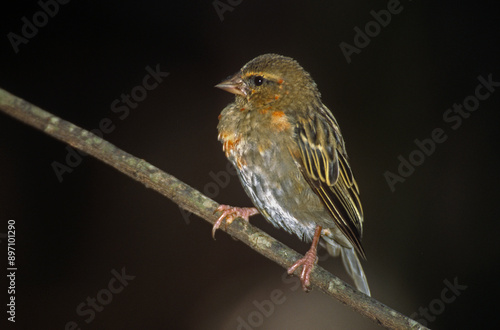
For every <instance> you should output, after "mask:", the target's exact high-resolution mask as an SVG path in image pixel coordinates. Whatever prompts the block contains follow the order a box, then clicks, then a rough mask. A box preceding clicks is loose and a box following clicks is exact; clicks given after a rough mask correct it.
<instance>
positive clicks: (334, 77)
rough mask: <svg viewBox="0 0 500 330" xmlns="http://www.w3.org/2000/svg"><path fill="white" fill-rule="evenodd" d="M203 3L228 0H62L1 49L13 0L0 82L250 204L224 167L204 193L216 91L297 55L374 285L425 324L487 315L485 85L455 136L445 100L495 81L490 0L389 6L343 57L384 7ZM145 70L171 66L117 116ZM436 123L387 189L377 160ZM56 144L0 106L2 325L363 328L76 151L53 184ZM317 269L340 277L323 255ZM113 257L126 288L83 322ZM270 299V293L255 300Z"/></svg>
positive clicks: (493, 127)
mask: <svg viewBox="0 0 500 330" xmlns="http://www.w3.org/2000/svg"><path fill="white" fill-rule="evenodd" d="M219 3H222V4H225V5H228V6H230V8H231V9H232V10H227V11H225V12H224V13H223V14H222V18H223V20H221V17H220V16H219V14H218V13H217V11H216V9H215V7H214V2H212V1H184V2H181V1H176V2H166V1H165V2H160V1H143V2H140V3H139V2H136V1H105V2H100V3H97V2H91V3H89V2H84V1H71V2H69V3H67V4H64V5H60V6H59V11H58V13H57V14H56V15H55V16H54V17H53V18H50V19H49V20H48V23H47V24H46V25H45V26H43V27H41V28H39V31H38V33H37V34H36V35H35V36H34V37H32V38H31V39H29V41H28V43H27V44H21V45H19V52H17V53H16V52H14V50H13V47H12V46H11V44H10V42H9V40H8V38H7V35H8V33H10V32H13V33H16V34H21V28H22V25H23V21H22V20H21V18H22V17H23V16H26V17H27V18H28V20H30V21H32V20H33V19H32V17H33V15H34V14H35V13H36V12H38V11H40V10H41V7H40V5H39V4H37V2H36V1H18V2H15V3H14V2H10V3H9V7H8V8H7V7H4V8H3V10H2V12H1V13H0V21H1V22H2V23H1V35H2V39H1V42H0V47H1V54H0V56H1V61H0V87H2V88H4V89H6V90H8V91H10V92H11V93H13V94H15V95H17V96H19V97H22V98H24V99H26V100H28V101H29V102H31V103H33V104H36V105H38V106H40V107H42V108H44V109H46V110H48V111H50V112H52V113H54V114H55V115H57V116H60V117H62V118H64V119H66V120H69V121H71V122H73V123H75V124H77V125H79V126H81V127H83V128H86V129H94V128H97V127H98V125H99V122H100V121H101V120H102V119H103V118H109V119H111V120H112V122H113V124H114V125H115V130H114V131H113V132H112V133H110V134H106V135H105V139H107V140H108V141H110V142H112V143H113V144H115V145H117V146H118V147H119V148H122V149H124V150H125V151H127V152H129V153H131V154H133V155H136V156H138V157H141V158H144V159H145V160H147V161H148V162H150V163H152V164H153V165H155V166H157V167H159V168H161V169H163V170H165V171H167V172H169V173H171V174H173V175H174V176H176V177H177V178H179V179H181V180H183V181H185V182H187V183H188V184H190V185H191V186H193V187H195V188H197V189H199V190H201V191H205V192H208V193H210V192H211V195H212V196H213V198H214V199H215V200H216V201H218V202H220V203H226V204H232V205H241V206H248V205H250V200H249V198H248V197H247V196H246V195H245V193H244V191H243V189H242V188H241V186H240V183H239V181H238V180H237V178H236V177H234V176H230V180H229V183H228V184H227V185H226V184H223V185H222V186H221V185H220V184H218V188H219V189H217V190H207V189H209V188H207V187H212V188H213V187H214V182H215V183H216V184H217V182H216V181H214V178H213V174H214V173H215V174H217V173H219V172H226V166H227V161H226V158H225V157H224V155H223V152H222V150H221V145H220V143H219V142H218V141H217V131H216V126H217V116H218V114H219V113H220V111H221V110H222V108H223V107H224V106H225V105H226V104H227V103H229V102H231V101H232V96H231V95H229V94H227V93H224V92H222V91H220V90H216V89H214V88H213V86H214V85H215V84H216V83H218V82H220V81H221V80H222V79H224V78H225V77H227V76H228V75H230V74H232V73H234V72H236V71H237V70H238V69H239V68H240V67H241V66H242V65H243V64H244V63H246V62H247V61H248V60H250V59H252V58H254V57H255V56H257V55H260V54H263V53H268V52H275V53H279V54H284V55H288V56H291V57H294V58H296V59H297V60H298V61H299V62H300V63H301V64H302V66H303V67H304V68H305V69H306V70H308V71H309V72H310V73H311V75H312V76H313V78H314V79H315V81H316V82H317V84H318V86H319V89H320V91H321V92H322V95H323V101H324V103H325V104H326V105H328V106H329V107H330V108H331V109H332V111H333V112H334V114H335V116H336V118H337V120H338V121H339V123H340V126H341V128H342V131H343V134H344V136H345V139H346V143H347V149H348V152H349V155H350V158H351V164H352V167H353V169H354V171H355V175H356V178H357V180H358V183H359V185H360V188H361V193H362V195H361V197H362V202H363V206H364V211H365V217H366V218H365V230H364V238H363V244H364V247H365V249H366V252H367V255H368V260H367V261H366V262H364V263H363V265H364V268H365V271H366V274H367V276H368V279H369V283H370V286H371V289H372V294H373V297H375V298H376V299H378V300H380V301H381V302H383V303H385V304H387V305H389V306H391V307H392V308H394V309H396V310H398V311H400V312H401V313H404V314H406V315H412V314H413V315H414V317H415V318H418V319H420V320H421V321H426V322H427V324H428V326H429V327H431V328H435V329H458V328H488V327H490V326H491V325H492V324H493V321H494V320H496V319H497V317H496V316H497V315H496V314H495V313H496V310H497V309H498V301H497V299H496V296H497V295H498V293H499V292H498V291H499V290H498V288H499V284H498V279H497V274H498V259H499V244H498V233H499V229H500V228H499V224H498V223H499V222H498V211H497V209H496V206H497V205H498V200H497V199H498V196H499V194H498V174H497V173H498V166H499V162H498V156H497V153H498V147H497V145H498V143H497V136H498V134H497V133H495V132H498V122H497V118H498V116H497V112H498V109H499V107H498V105H499V103H500V102H499V100H500V88H499V89H498V90H497V91H495V92H493V93H491V95H490V97H489V98H488V99H486V100H484V101H481V102H480V105H479V107H478V109H477V110H476V111H474V112H472V113H471V114H470V117H469V118H467V119H464V120H463V122H462V125H461V126H460V127H459V128H458V129H456V130H453V129H451V126H450V124H448V123H445V122H444V121H443V114H444V113H445V111H446V110H447V109H449V108H450V107H452V105H453V104H454V103H459V104H460V103H462V102H463V100H464V98H466V97H467V96H469V95H473V94H474V91H475V88H476V86H477V85H478V84H479V82H478V80H477V77H478V76H483V77H485V78H487V77H488V75H489V74H492V79H493V80H494V81H500V65H499V61H498V59H499V58H500V56H499V55H500V48H499V45H498V44H499V43H498V40H499V36H500V33H499V31H500V27H499V24H498V14H497V11H496V10H495V8H494V5H493V2H491V3H490V4H488V3H484V4H478V3H473V2H471V1H469V2H454V1H441V2H438V3H436V2H434V3H424V2H422V1H401V2H400V6H401V8H402V10H401V12H400V13H399V14H395V15H392V18H391V21H390V23H389V24H388V25H387V26H386V27H384V28H382V29H381V31H380V33H379V34H378V35H376V36H375V37H373V38H371V41H370V43H369V44H368V45H367V46H366V47H365V48H363V49H361V52H360V53H359V54H353V55H352V57H351V59H352V61H351V63H350V64H348V63H347V61H346V58H345V57H344V55H343V54H342V51H341V50H340V47H339V44H340V43H341V42H346V43H349V44H351V45H353V43H354V42H353V39H354V34H355V32H354V30H353V29H354V28H355V27H356V26H357V27H359V28H361V29H363V30H364V28H365V25H366V24H367V23H368V22H370V21H373V17H372V15H371V14H370V12H371V11H372V10H375V11H377V12H378V11H380V10H382V9H387V3H386V2H384V1H357V2H351V1H335V2H326V1H309V2H304V1H301V2H290V1H273V2H270V1H269V2H266V1H262V0H261V1H236V0H234V1H232V2H231V4H230V3H229V1H227V0H221V1H220V2H219ZM398 8H399V7H398ZM157 65H159V67H160V69H161V71H163V72H169V76H168V77H166V78H164V80H163V82H162V83H161V84H160V85H159V86H158V87H157V88H155V89H154V90H151V91H148V94H147V97H146V98H145V99H144V100H143V101H142V102H139V103H138V105H137V107H136V108H135V109H131V110H130V114H129V116H127V117H126V118H124V119H120V117H119V114H117V113H114V112H112V111H111V104H112V103H113V101H114V100H116V99H119V98H120V95H121V94H122V93H125V94H130V92H131V90H132V89H133V88H134V87H136V86H138V85H141V84H142V80H143V77H144V76H145V75H146V74H147V72H146V70H145V68H146V67H147V66H150V67H152V68H155V67H156V66H157ZM435 128H442V129H443V130H444V131H445V133H446V134H447V137H448V138H447V140H446V141H445V142H443V143H441V144H438V145H437V146H436V150H435V152H434V153H433V154H432V155H430V156H428V157H426V158H425V161H424V162H423V164H421V165H420V166H418V167H416V168H415V171H414V173H413V174H412V175H411V176H409V177H408V178H406V181H405V182H404V183H397V184H396V185H395V191H394V192H392V191H391V189H390V188H389V185H388V183H387V182H386V179H385V178H384V173H385V172H386V171H390V172H393V173H397V171H398V169H397V167H398V164H399V160H398V159H397V157H398V156H399V155H402V156H403V157H405V158H406V159H408V155H409V154H410V153H411V152H412V151H413V150H415V149H416V148H417V147H416V145H415V143H414V140H415V139H419V140H422V139H427V138H429V137H430V136H431V132H432V131H433V130H434V129H435ZM65 148H66V146H65V145H64V144H63V143H60V142H58V141H56V140H54V139H52V138H51V137H49V136H47V135H45V134H43V133H41V132H39V131H36V130H35V129H32V128H30V127H28V126H25V125H24V124H21V123H19V122H18V121H16V120H14V119H12V118H10V117H8V116H6V115H4V114H3V113H0V160H1V161H0V198H1V202H0V219H1V226H0V235H2V236H0V240H1V242H0V247H1V251H2V253H1V256H2V257H1V258H0V259H1V260H2V265H5V261H6V258H7V256H6V238H5V235H4V234H5V233H6V232H7V220H9V219H15V220H16V237H17V245H16V248H17V265H18V272H17V281H16V284H17V290H16V301H17V314H16V324H15V325H16V327H17V328H19V329H33V328H38V329H64V328H65V327H66V326H67V324H68V322H72V321H73V322H75V323H76V324H78V326H79V327H80V328H81V329H250V328H254V329H306V328H307V329H375V328H377V326H376V325H375V324H373V323H372V322H371V321H369V320H367V319H365V318H363V317H361V316H359V315H358V314H356V313H354V312H352V311H351V310H350V309H349V308H348V307H346V306H344V305H342V304H341V303H339V302H337V301H334V300H331V299H329V298H327V297H326V296H324V295H323V294H321V293H319V292H318V291H317V290H313V291H312V292H311V293H309V294H305V293H303V292H301V290H296V286H295V282H294V281H293V279H285V280H283V279H282V275H283V273H284V269H282V268H280V267H279V266H277V265H275V264H273V263H272V262H270V261H268V260H266V259H264V258H263V257H261V256H260V255H258V254H257V253H255V252H254V251H252V250H251V249H250V248H248V247H247V246H245V245H243V244H241V243H240V242H237V241H235V240H233V239H231V238H230V237H229V236H228V235H226V234H225V233H223V232H219V233H217V237H216V238H217V240H213V239H212V237H211V227H210V225H209V224H208V223H207V222H205V221H204V220H202V219H199V218H197V217H196V216H190V217H186V216H185V215H184V216H183V214H182V213H181V212H180V211H179V208H178V207H177V206H176V205H175V204H174V203H172V202H171V201H169V200H166V199H164V198H163V197H161V196H160V195H158V194H157V193H155V192H153V191H151V190H149V189H147V188H145V187H144V186H142V185H141V184H139V183H137V182H135V181H133V180H131V179H130V178H128V177H125V176H124V175H122V174H120V173H119V172H117V171H116V170H113V169H112V168H110V167H109V166H107V165H105V164H103V163H101V162H99V161H97V160H95V159H92V158H91V157H85V158H83V160H82V163H81V164H80V165H79V166H77V167H76V168H75V169H74V171H73V172H72V173H69V174H68V173H67V174H65V175H64V176H63V182H59V180H58V179H57V177H56V175H55V174H54V171H53V169H52V166H51V164H52V163H53V162H54V161H57V162H60V163H64V162H65V157H66V154H67V150H66V149H65ZM211 173H212V175H211ZM220 175H223V174H220ZM252 223H253V224H255V225H257V226H258V227H260V228H262V229H264V230H265V231H267V232H269V233H270V234H271V235H273V236H274V237H276V238H278V239H279V240H281V241H283V242H285V243H286V244H288V245H289V246H291V247H292V248H294V249H296V250H297V251H299V252H301V253H304V252H305V251H306V250H307V248H308V244H305V243H303V242H300V241H299V240H298V239H297V238H296V237H294V236H290V235H288V234H286V233H284V232H283V231H280V230H277V229H274V228H273V227H271V226H270V225H268V224H267V223H266V222H265V221H264V220H263V218H262V217H260V216H257V217H254V219H252ZM321 265H322V266H323V267H325V268H327V269H329V270H330V271H332V272H333V273H334V274H337V275H338V276H340V277H341V278H343V279H344V280H347V281H349V279H348V277H347V276H346V274H345V272H344V271H343V269H342V266H341V264H340V263H339V262H338V260H333V259H331V258H330V259H328V260H323V261H322V262H321ZM123 268H125V273H126V274H127V275H129V276H135V278H133V280H130V281H129V282H128V285H127V286H126V287H125V288H124V289H123V291H121V292H119V293H116V294H114V295H113V296H112V298H111V301H110V302H109V304H107V305H105V306H104V307H103V309H102V311H100V312H96V313H95V315H94V316H93V317H91V314H89V313H88V311H89V307H85V308H84V309H83V310H84V311H86V313H85V314H83V315H81V314H82V313H78V312H77V306H79V305H80V304H81V303H85V302H86V301H87V297H91V298H92V297H94V298H95V297H96V296H97V295H99V294H101V298H102V297H105V296H102V295H103V294H104V293H102V290H103V289H106V288H107V287H108V284H109V282H110V280H111V279H112V278H113V274H112V270H116V271H118V272H121V271H122V269H123ZM4 272H5V266H2V272H1V273H2V274H3V273H4ZM1 278H2V280H0V284H1V288H0V292H2V294H1V296H2V297H6V295H4V292H6V287H7V282H6V281H5V276H1ZM455 279H456V280H455ZM446 280H448V281H449V282H452V283H453V282H454V281H457V282H458V283H459V284H460V285H463V286H466V287H467V288H466V289H464V290H461V291H459V292H458V293H459V295H456V294H452V293H450V291H447V292H446V293H445V294H446V297H448V298H449V299H448V300H453V301H452V302H450V301H448V302H443V298H442V293H443V290H445V289H446V287H447V286H446V284H445V281H446ZM276 290H278V291H276ZM276 294H281V297H282V298H281V299H280V300H279V301H280V303H279V304H278V303H273V304H272V305H271V306H270V305H269V304H268V305H266V304H265V301H266V300H269V299H270V297H271V296H273V295H276ZM452 297H455V299H452ZM105 298H106V297H105ZM108 298H109V297H108ZM2 299H3V304H5V303H6V300H5V299H4V298H2ZM106 299H107V298H106ZM263 302H264V303H263ZM256 304H257V305H258V304H260V305H262V304H264V305H265V306H267V309H266V312H265V313H264V312H260V311H259V309H258V308H257V307H256ZM3 306H5V305H3ZM3 308H5V307H3ZM424 309H428V310H429V312H428V314H425V315H424V313H425V312H423V310H424ZM414 313H417V314H414ZM1 315H2V317H1V319H2V320H1V321H2V322H3V323H2V324H5V326H12V324H9V323H8V322H6V313H5V311H2V313H1ZM426 315H427V316H426ZM86 320H87V321H89V323H87V322H86ZM242 320H243V321H242ZM1 327H2V328H4V326H3V325H2V326H1Z"/></svg>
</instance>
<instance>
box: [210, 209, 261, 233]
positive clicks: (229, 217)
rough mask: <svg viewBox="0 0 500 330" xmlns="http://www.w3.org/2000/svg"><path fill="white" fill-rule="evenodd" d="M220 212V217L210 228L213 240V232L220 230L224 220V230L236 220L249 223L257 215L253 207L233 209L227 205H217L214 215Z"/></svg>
mask: <svg viewBox="0 0 500 330" xmlns="http://www.w3.org/2000/svg"><path fill="white" fill-rule="evenodd" d="M217 212H222V214H221V215H220V217H219V218H218V219H217V221H215V223H214V226H213V227H212V237H213V238H214V239H215V232H216V231H217V229H219V228H220V226H221V225H222V222H223V221H224V219H225V220H226V224H225V228H227V225H230V224H231V222H233V221H234V219H236V218H242V219H244V220H246V221H250V219H249V218H250V217H251V216H252V215H255V214H258V213H259V211H258V210H257V209H256V208H255V207H234V206H229V205H223V204H221V205H219V207H218V208H217V209H216V210H215V211H214V213H217Z"/></svg>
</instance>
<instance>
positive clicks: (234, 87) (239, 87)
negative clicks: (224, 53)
mask: <svg viewBox="0 0 500 330" xmlns="http://www.w3.org/2000/svg"><path fill="white" fill-rule="evenodd" d="M215 87H217V88H220V89H222V90H225V91H226V92H229V93H233V94H237V95H242V96H247V95H248V87H247V86H246V85H245V83H244V82H243V80H242V79H241V78H240V76H239V75H238V74H236V75H234V76H233V77H232V78H229V79H227V80H224V81H223V82H221V83H219V84H217V85H215Z"/></svg>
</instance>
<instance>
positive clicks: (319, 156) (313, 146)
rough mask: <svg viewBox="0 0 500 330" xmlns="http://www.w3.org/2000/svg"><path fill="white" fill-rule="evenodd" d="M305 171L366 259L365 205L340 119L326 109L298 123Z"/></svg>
mask: <svg viewBox="0 0 500 330" xmlns="http://www.w3.org/2000/svg"><path fill="white" fill-rule="evenodd" d="M296 138H297V142H298V146H299V150H300V153H299V154H300V159H298V161H299V164H301V165H302V166H301V170H302V174H303V175H304V177H305V178H306V181H307V182H308V183H309V185H310V186H311V188H312V189H313V190H314V192H315V193H316V194H317V195H318V196H319V197H320V198H321V200H322V201H323V203H324V204H325V206H326V207H327V209H328V211H329V212H330V214H331V215H332V217H333V219H334V222H335V224H336V225H337V226H338V228H339V229H340V231H341V232H342V233H343V234H344V235H345V236H346V237H347V239H348V240H349V241H350V242H351V243H352V245H353V246H354V247H355V249H356V250H357V251H358V253H359V254H360V255H361V256H362V257H363V258H365V252H364V249H363V247H362V246H361V236H362V225H363V208H362V206H361V202H360V199H359V189H358V185H357V183H356V180H355V179H354V176H353V174H352V171H351V168H350V166H349V163H348V160H347V154H346V152H345V145H344V140H343V138H342V135H341V133H340V130H339V128H338V125H337V122H336V120H335V118H334V117H333V115H332V114H331V112H330V111H329V110H328V109H326V108H323V109H321V110H320V111H319V112H318V111H316V112H314V113H313V114H312V115H310V116H309V117H307V118H300V119H299V120H298V122H297V126H296Z"/></svg>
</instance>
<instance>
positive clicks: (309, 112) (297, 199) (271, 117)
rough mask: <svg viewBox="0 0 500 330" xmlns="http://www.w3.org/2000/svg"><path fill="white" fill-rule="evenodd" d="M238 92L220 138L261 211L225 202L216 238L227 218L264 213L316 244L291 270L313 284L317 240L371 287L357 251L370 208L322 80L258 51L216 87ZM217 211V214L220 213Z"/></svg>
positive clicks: (222, 118)
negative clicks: (364, 204) (319, 85)
mask: <svg viewBox="0 0 500 330" xmlns="http://www.w3.org/2000/svg"><path fill="white" fill-rule="evenodd" d="M215 87H218V88H220V89H223V90H225V91H228V92H230V93H233V94H235V100H234V102H233V103H231V104H229V105H228V106H226V107H225V108H224V110H222V113H221V114H220V115H219V125H218V131H219V136H218V138H219V140H220V141H221V142H222V144H223V150H224V152H225V154H226V156H227V158H228V159H229V160H230V161H231V163H232V164H233V165H234V167H235V168H236V170H237V173H238V177H239V179H240V181H241V184H242V185H243V188H244V189H245V191H246V193H247V194H248V196H249V197H250V198H251V200H252V202H253V203H254V205H255V207H256V208H253V207H252V208H250V207H249V208H240V207H232V206H229V205H221V206H220V207H219V208H218V209H217V211H220V212H222V214H221V215H220V217H219V218H218V220H217V221H216V223H215V225H214V227H213V229H212V235H214V234H215V231H216V230H217V229H218V228H219V227H220V226H221V224H222V223H223V221H224V220H225V221H226V225H228V224H230V223H231V222H232V221H233V220H234V219H235V218H237V217H241V218H243V219H245V220H247V221H248V220H249V217H250V216H252V215H254V214H258V213H261V214H262V215H263V216H264V218H265V219H266V220H267V221H269V222H270V223H271V224H273V225H274V226H276V227H279V228H282V229H284V230H286V231H287V232H289V233H293V234H295V235H297V236H298V237H299V238H301V239H302V240H304V241H307V242H311V241H312V245H311V248H310V249H309V251H308V252H307V253H306V254H305V256H304V257H303V258H301V259H299V260H298V261H297V262H296V263H295V264H293V265H292V266H291V267H290V268H289V269H288V273H289V274H293V273H294V272H295V270H297V269H298V268H299V267H302V270H301V272H300V280H301V283H302V287H303V289H304V290H305V291H308V290H309V288H310V274H311V271H312V269H313V267H314V265H315V264H316V262H317V246H318V243H320V244H321V246H324V247H325V248H326V249H327V251H328V252H329V254H330V255H332V256H339V255H340V256H341V257H342V261H343V264H344V266H345V268H346V270H347V273H348V274H349V275H350V276H351V277H352V279H353V280H354V283H355V285H356V287H357V288H358V290H359V291H361V292H364V293H365V294H367V295H370V289H369V287H368V282H367V280H366V277H365V273H364V271H363V268H362V267H361V263H360V261H359V259H358V256H357V254H359V255H360V256H361V257H363V258H365V252H364V250H363V247H362V246H361V235H362V225H363V209H362V207H361V202H360V200H359V189H358V185H357V183H356V181H355V179H354V176H353V173H352V171H351V168H350V166H349V162H348V157H347V153H346V148H345V144H344V139H343V137H342V134H341V132H340V129H339V126H338V124H337V121H336V120H335V118H334V116H333V115H332V113H331V112H330V110H329V109H328V108H327V107H326V106H325V105H324V104H323V103H322V101H321V94H320V92H319V91H318V88H317V86H316V83H315V82H314V80H313V79H312V78H311V76H310V75H309V73H307V72H306V71H305V70H304V69H303V68H302V67H301V66H300V65H299V63H297V61H295V60H294V59H292V58H290V57H285V56H281V55H276V54H265V55H261V56H258V57H256V58H254V59H253V60H251V61H250V62H248V63H247V64H245V65H244V66H243V68H241V70H240V71H239V72H238V73H236V74H235V75H234V76H232V77H230V78H229V79H227V80H225V81H223V82H221V83H220V84H218V85H216V86H215ZM217 211H216V212H217Z"/></svg>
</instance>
